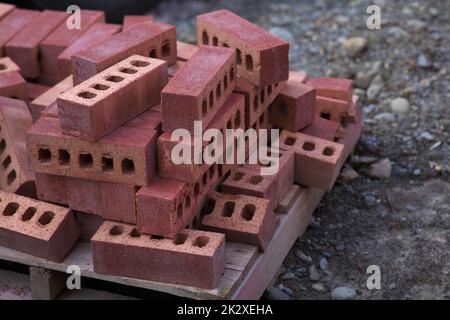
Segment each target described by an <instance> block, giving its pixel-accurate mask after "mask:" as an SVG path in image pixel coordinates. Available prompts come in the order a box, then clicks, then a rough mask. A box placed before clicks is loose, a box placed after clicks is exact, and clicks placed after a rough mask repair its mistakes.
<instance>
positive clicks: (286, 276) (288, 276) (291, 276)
mask: <svg viewBox="0 0 450 320" xmlns="http://www.w3.org/2000/svg"><path fill="white" fill-rule="evenodd" d="M281 279H282V280H291V279H295V274H294V273H292V272H286V273H285V274H283V275H282V276H281Z"/></svg>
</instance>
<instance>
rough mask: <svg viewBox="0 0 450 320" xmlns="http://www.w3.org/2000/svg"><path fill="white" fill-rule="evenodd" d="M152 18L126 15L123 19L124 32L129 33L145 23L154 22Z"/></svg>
mask: <svg viewBox="0 0 450 320" xmlns="http://www.w3.org/2000/svg"><path fill="white" fill-rule="evenodd" d="M153 21H154V19H153V17H152V16H133V15H126V16H124V17H123V23H122V31H127V30H129V29H131V28H134V27H136V26H138V25H141V24H143V23H148V22H153Z"/></svg>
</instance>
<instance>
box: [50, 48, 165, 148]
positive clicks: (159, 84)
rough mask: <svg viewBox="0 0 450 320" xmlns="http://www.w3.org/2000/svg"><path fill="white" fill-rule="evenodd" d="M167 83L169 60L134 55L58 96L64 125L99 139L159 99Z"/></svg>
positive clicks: (75, 133) (66, 130) (68, 131)
mask: <svg viewBox="0 0 450 320" xmlns="http://www.w3.org/2000/svg"><path fill="white" fill-rule="evenodd" d="M166 83H167V62H165V61H162V60H158V59H152V58H146V57H143V56H138V55H133V56H130V57H128V58H127V59H125V60H123V61H121V62H119V63H117V64H115V65H114V66H112V67H110V68H108V69H106V70H104V71H102V72H100V73H99V74H97V75H95V76H93V77H92V78H90V79H88V80H86V81H85V82H83V83H81V84H79V85H77V86H75V87H74V88H72V89H71V90H68V91H66V92H64V93H63V94H61V95H60V96H59V97H58V99H57V104H58V112H59V120H60V123H61V128H62V130H63V131H64V133H66V134H70V135H73V136H76V137H80V138H83V139H86V140H90V141H97V140H98V139H100V138H102V137H104V136H105V135H106V134H108V133H110V132H111V131H113V130H115V129H117V128H119V127H120V126H121V125H123V124H125V123H127V122H128V121H130V120H132V119H133V118H135V117H136V116H138V115H139V114H141V113H143V112H144V111H146V110H148V109H149V108H150V107H151V106H153V105H155V104H156V103H158V102H159V101H160V92H161V90H162V88H163V87H164V85H165V84H166ZM125 105H126V106H127V107H126V108H124V106H125Z"/></svg>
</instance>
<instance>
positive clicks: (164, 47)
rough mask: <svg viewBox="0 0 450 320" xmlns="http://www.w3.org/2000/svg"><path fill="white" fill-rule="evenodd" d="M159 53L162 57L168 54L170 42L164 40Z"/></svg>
mask: <svg viewBox="0 0 450 320" xmlns="http://www.w3.org/2000/svg"><path fill="white" fill-rule="evenodd" d="M161 54H162V56H163V57H168V56H170V42H169V41H165V42H164V43H163V45H162V47H161Z"/></svg>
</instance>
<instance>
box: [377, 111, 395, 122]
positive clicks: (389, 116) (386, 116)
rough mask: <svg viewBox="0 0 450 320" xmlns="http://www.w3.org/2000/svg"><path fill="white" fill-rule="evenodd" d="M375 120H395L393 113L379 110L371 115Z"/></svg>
mask: <svg viewBox="0 0 450 320" xmlns="http://www.w3.org/2000/svg"><path fill="white" fill-rule="evenodd" d="M373 118H374V119H375V120H377V121H385V122H394V121H395V120H396V118H395V115H394V114H393V113H390V112H381V113H379V114H377V115H375V116H374V117H373Z"/></svg>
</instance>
